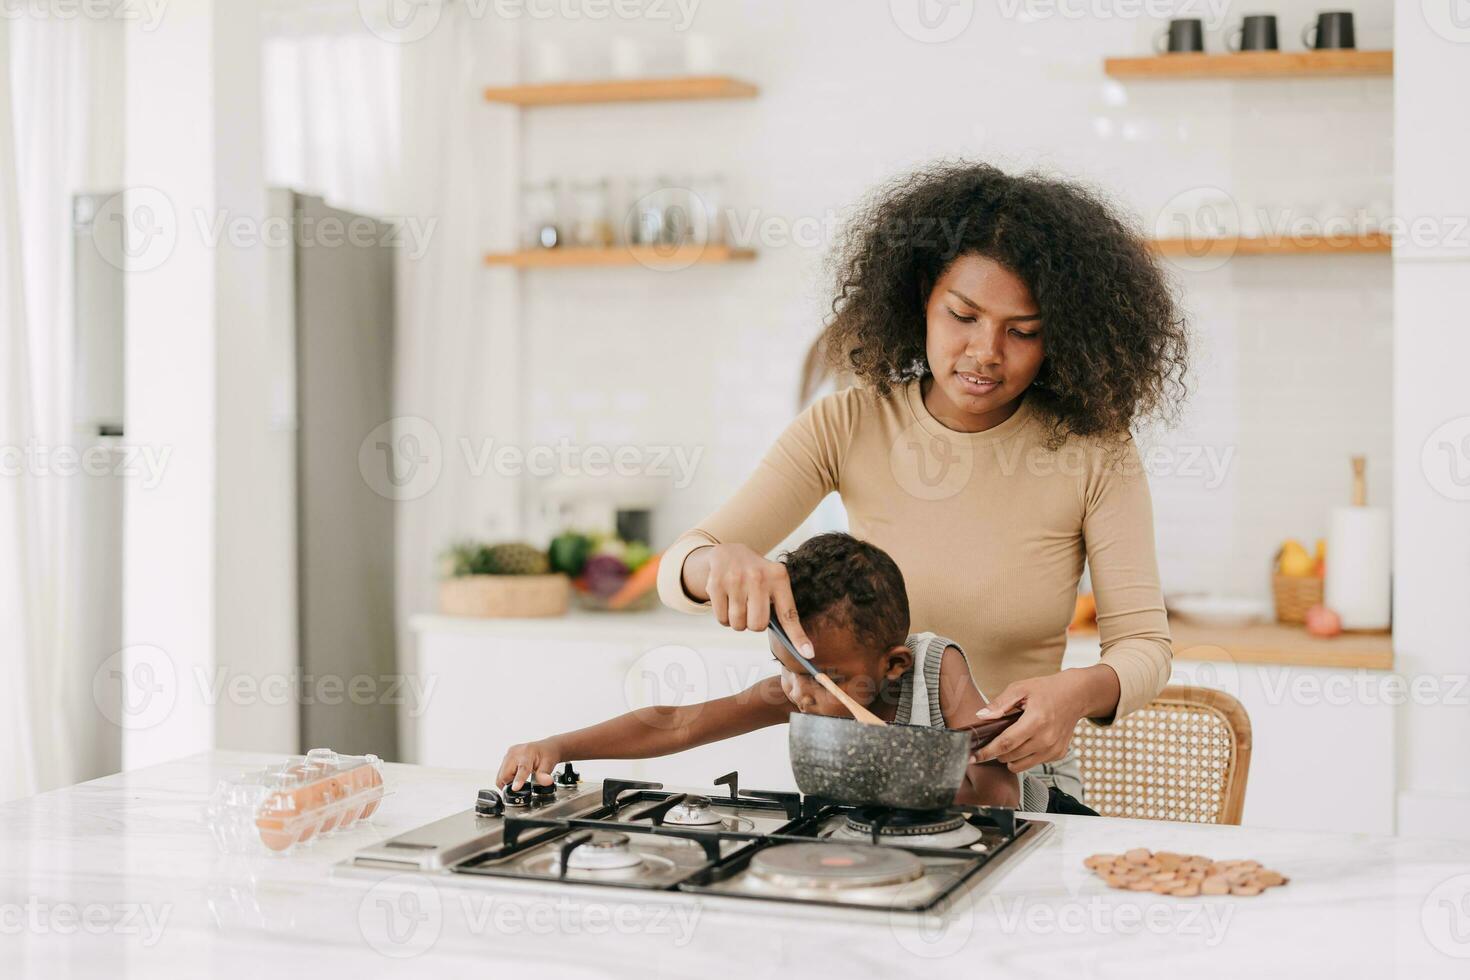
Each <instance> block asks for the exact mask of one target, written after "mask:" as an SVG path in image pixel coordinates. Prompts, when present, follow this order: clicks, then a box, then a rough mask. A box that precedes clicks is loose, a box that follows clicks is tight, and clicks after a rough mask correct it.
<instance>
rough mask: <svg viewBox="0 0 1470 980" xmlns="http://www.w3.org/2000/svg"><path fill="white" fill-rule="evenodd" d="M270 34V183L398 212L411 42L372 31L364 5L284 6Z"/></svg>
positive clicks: (269, 19) (360, 207) (275, 9)
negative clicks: (402, 76)
mask: <svg viewBox="0 0 1470 980" xmlns="http://www.w3.org/2000/svg"><path fill="white" fill-rule="evenodd" d="M261 34H262V44H261V66H260V67H261V80H262V86H263V91H262V93H261V122H262V125H263V126H264V128H265V137H266V138H265V179H266V183H267V185H269V186H271V187H287V188H290V189H292V190H295V191H300V192H302V193H306V194H315V195H317V196H319V197H322V198H325V199H326V201H327V203H329V204H331V205H332V206H334V207H339V208H342V209H344V210H348V211H357V212H360V213H364V214H372V215H382V216H388V215H393V214H396V213H397V212H398V211H399V210H400V207H401V202H400V201H398V200H397V198H396V194H397V189H398V186H399V179H400V163H399V147H400V136H399V134H400V116H401V113H400V109H399V104H400V98H399V91H400V80H399V65H400V54H401V51H402V48H403V47H404V46H403V45H399V44H392V43H388V42H386V41H384V40H383V39H381V38H379V37H377V36H375V35H374V34H372V33H370V32H369V31H368V30H367V29H366V28H365V27H364V25H363V22H362V19H361V18H360V17H358V16H357V4H356V2H355V0H353V2H346V3H344V2H342V0H335V2H333V0H327V2H318V3H314V4H311V5H306V6H298V5H293V4H284V3H276V4H274V5H271V6H268V7H267V8H266V12H265V15H264V22H263V23H262V31H261Z"/></svg>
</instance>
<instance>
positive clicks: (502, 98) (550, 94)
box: [485, 75, 760, 108]
mask: <svg viewBox="0 0 1470 980" xmlns="http://www.w3.org/2000/svg"><path fill="white" fill-rule="evenodd" d="M759 92H760V90H759V89H758V88H756V87H755V86H754V85H752V84H750V83H749V82H742V81H740V80H739V79H736V78H729V77H727V76H725V75H687V76H681V77H676V78H628V79H616V80H612V81H598V82H552V83H548V84H544V85H511V86H508V87H505V88H487V89H485V101H487V102H500V103H504V104H506V105H517V106H522V107H523V108H533V107H536V106H553V105H595V104H597V103H602V102H669V101H678V100H687V99H750V98H754V97H755V96H756V95H757V94H758V93H759Z"/></svg>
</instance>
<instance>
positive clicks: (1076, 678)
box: [974, 664, 1119, 772]
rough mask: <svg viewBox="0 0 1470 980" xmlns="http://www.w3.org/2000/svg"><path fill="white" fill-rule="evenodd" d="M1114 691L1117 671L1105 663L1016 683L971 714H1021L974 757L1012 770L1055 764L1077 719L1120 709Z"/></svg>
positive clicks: (1017, 770)
mask: <svg viewBox="0 0 1470 980" xmlns="http://www.w3.org/2000/svg"><path fill="white" fill-rule="evenodd" d="M1118 694H1119V687H1118V675H1117V674H1116V673H1115V672H1114V671H1113V669H1112V668H1111V667H1109V666H1107V665H1106V664H1097V665H1095V666H1092V667H1085V668H1081V669H1074V670H1063V671H1060V672H1058V673H1055V674H1051V675H1049V676H1047V677H1032V678H1030V679H1029V680H1024V681H1017V682H1016V683H1014V684H1011V685H1010V686H1008V687H1007V688H1006V689H1005V690H1004V691H1002V692H1001V693H1000V697H998V698H996V699H995V700H994V701H992V702H990V703H989V704H988V705H986V706H985V707H984V708H981V709H980V710H979V711H977V712H976V713H975V714H976V717H978V718H981V719H986V718H994V717H998V716H1000V715H1004V714H1006V713H1007V712H1009V711H1012V710H1014V709H1015V708H1017V707H1020V708H1021V709H1022V714H1021V717H1020V718H1018V719H1016V721H1015V723H1013V724H1012V725H1011V726H1010V727H1009V728H1007V729H1006V730H1005V731H1003V732H1001V733H1000V734H999V735H997V736H996V737H995V739H994V740H993V741H991V742H990V744H989V745H986V746H985V747H984V748H982V749H981V750H980V751H979V752H978V753H977V754H976V755H975V757H974V761H975V762H992V761H996V762H1003V763H1005V765H1006V768H1008V769H1010V771H1011V772H1024V771H1025V770H1027V769H1030V768H1031V767H1032V766H1039V765H1041V764H1042V763H1043V762H1054V761H1055V760H1057V759H1060V758H1061V757H1062V756H1064V755H1066V754H1067V747H1068V746H1069V745H1071V744H1072V732H1073V730H1074V729H1076V727H1077V722H1078V721H1080V720H1081V719H1083V718H1100V717H1105V716H1108V715H1111V714H1112V713H1113V711H1115V710H1116V709H1117V707H1118Z"/></svg>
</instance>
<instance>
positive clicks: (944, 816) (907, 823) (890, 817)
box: [847, 806, 965, 837]
mask: <svg viewBox="0 0 1470 980" xmlns="http://www.w3.org/2000/svg"><path fill="white" fill-rule="evenodd" d="M964 824H965V818H964V815H963V814H959V813H952V812H950V811H948V810H894V809H890V808H888V807H881V806H864V807H858V808H857V809H856V810H853V811H852V812H851V813H849V814H848V815H847V828H848V829H849V830H852V831H854V832H856V833H859V834H872V833H873V832H874V830H875V829H876V830H877V833H878V834H879V835H880V836H882V837H927V836H932V835H934V834H945V833H949V832H950V831H952V830H958V829H959V828H961V827H963V826H964Z"/></svg>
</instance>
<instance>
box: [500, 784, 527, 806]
mask: <svg viewBox="0 0 1470 980" xmlns="http://www.w3.org/2000/svg"><path fill="white" fill-rule="evenodd" d="M500 795H501V796H503V797H505V805H506V806H526V805H527V804H529V803H530V802H531V787H529V786H522V787H521V788H520V789H511V788H510V785H509V784H507V785H506V786H505V787H504V788H503V789H501V791H500Z"/></svg>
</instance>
